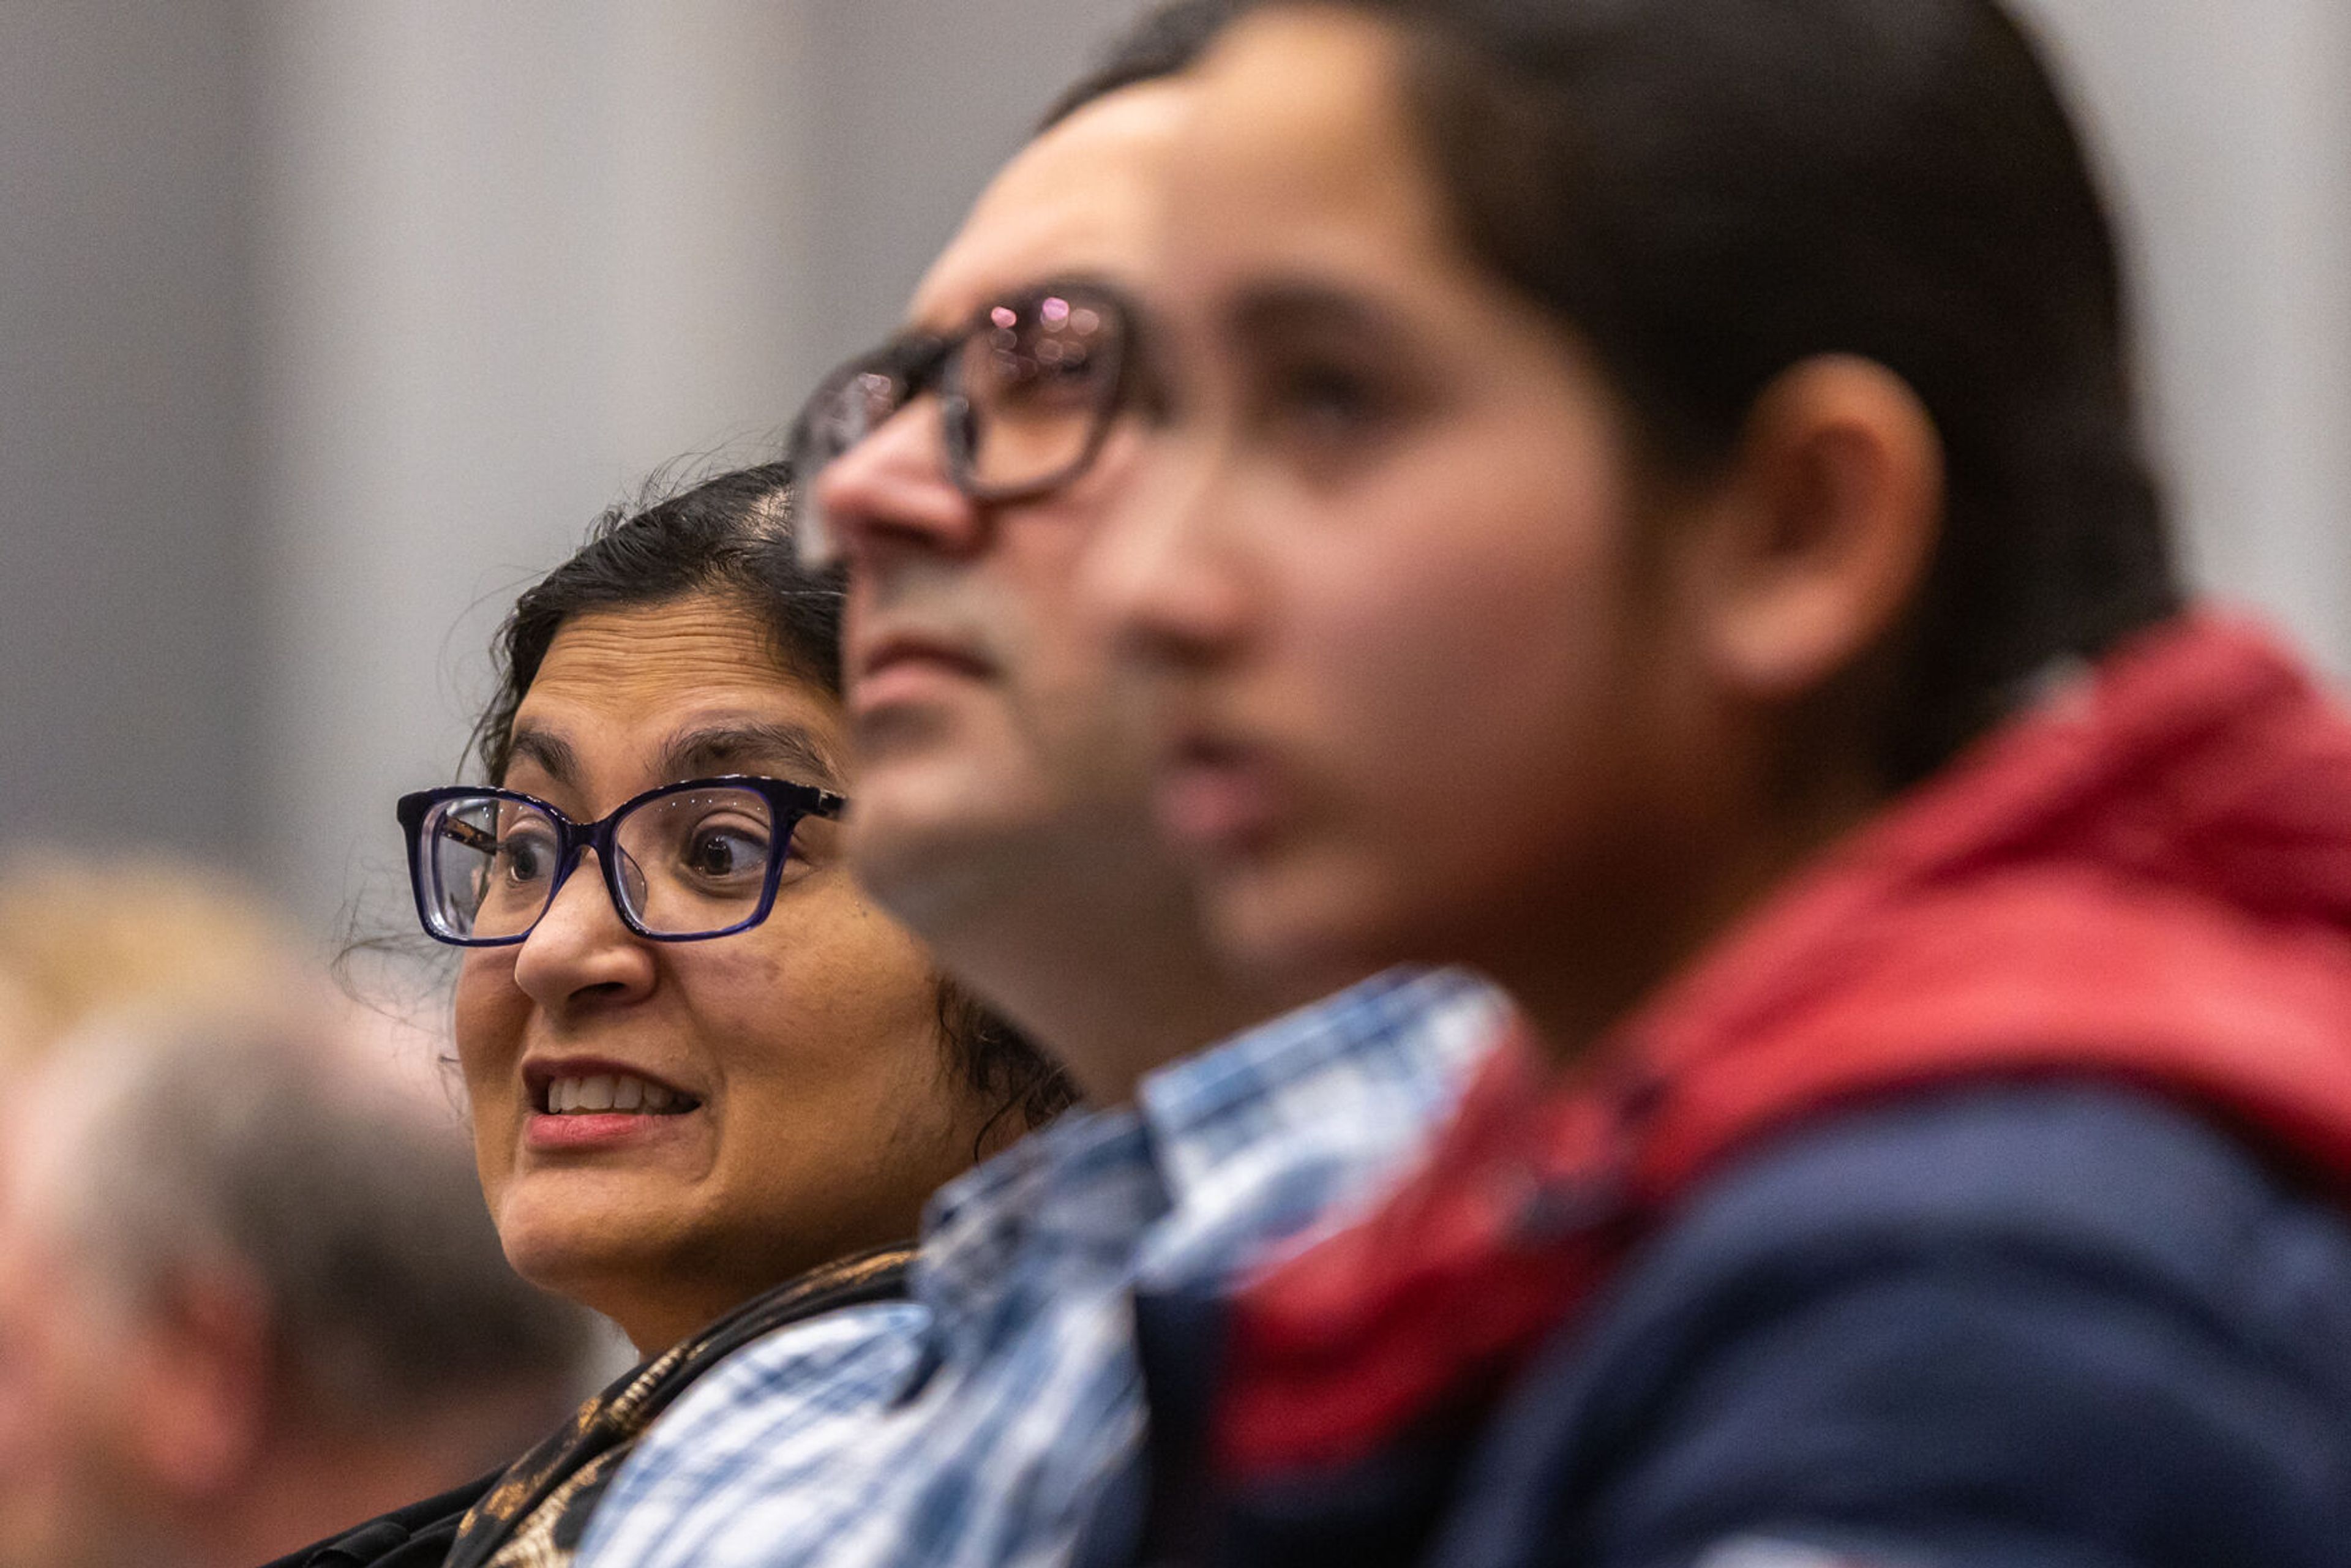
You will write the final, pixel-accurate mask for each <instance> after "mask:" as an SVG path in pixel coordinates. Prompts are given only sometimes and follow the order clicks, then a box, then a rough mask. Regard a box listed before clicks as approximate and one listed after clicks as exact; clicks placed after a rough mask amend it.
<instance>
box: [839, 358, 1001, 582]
mask: <svg viewBox="0 0 2351 1568" xmlns="http://www.w3.org/2000/svg"><path fill="white" fill-rule="evenodd" d="M940 417H941V415H940V410H939V400H938V399H937V398H936V397H925V398H922V399H919V400H918V401H916V402H913V403H910V404H908V405H907V406H906V407H904V408H902V409H900V410H899V411H898V412H897V413H894V414H893V415H892V416H891V417H890V418H889V419H887V420H885V421H883V423H882V425H881V427H880V428H879V429H877V430H875V431H874V432H873V433H872V434H871V435H868V436H867V437H866V438H865V439H864V440H862V441H861V442H859V443H858V444H856V445H854V446H852V447H851V448H850V449H849V450H848V451H847V452H844V453H842V454H841V455H840V456H839V457H837V458H835V459H833V461H832V462H831V463H830V464H828V465H826V466H825V468H824V470H823V472H822V473H820V474H819V475H818V476H817V479H816V483H815V485H814V486H813V488H812V492H811V496H812V499H813V501H814V503H815V506H816V507H817V511H818V513H819V515H820V517H822V518H823V519H824V524H825V527H826V528H827V529H828V530H829V531H830V532H831V535H832V538H833V539H834V540H835V542H836V543H837V545H838V547H839V548H840V549H841V551H842V553H843V554H845V555H846V556H847V557H848V558H849V559H850V561H851V563H852V565H857V564H871V563H872V561H873V560H874V559H876V558H877V557H878V556H881V555H883V554H886V553H888V552H890V551H893V550H946V551H960V550H963V549H968V548H969V547H970V545H971V543H972V542H973V540H975V539H976V538H977V536H978V531H979V517H978V513H977V508H975V507H974V506H973V504H972V501H971V498H970V497H967V496H966V495H965V494H964V493H963V492H962V491H961V490H960V489H958V488H956V484H955V482H954V480H952V479H950V478H949V477H948V476H947V472H946V451H945V444H944V442H943V440H942V436H941V431H940V428H939V420H940Z"/></svg>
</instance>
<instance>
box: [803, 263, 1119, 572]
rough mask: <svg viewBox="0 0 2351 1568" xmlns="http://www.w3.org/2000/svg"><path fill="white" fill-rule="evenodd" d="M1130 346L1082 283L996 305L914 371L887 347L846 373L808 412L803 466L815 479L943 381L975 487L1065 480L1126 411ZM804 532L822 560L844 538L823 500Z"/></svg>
mask: <svg viewBox="0 0 2351 1568" xmlns="http://www.w3.org/2000/svg"><path fill="white" fill-rule="evenodd" d="M931 341H932V342H933V343H937V341H938V340H931ZM1124 347H1125V322H1124V318H1123V315H1122V314H1121V313H1120V311H1119V310H1118V308H1117V307H1116V306H1114V305H1113V304H1111V303H1110V302H1109V301H1107V300H1106V299H1101V298H1095V297H1093V296H1092V295H1090V294H1088V293H1086V292H1084V291H1082V290H1069V291H1065V292H1047V293H1044V294H1040V295H1038V296H1034V297H1032V298H1025V299H1020V300H1016V301H1011V302H1008V303H1005V304H1000V305H994V306H990V307H989V308H987V310H985V311H983V312H981V314H980V315H979V316H978V317H977V318H976V319H974V321H973V323H972V325H971V327H970V328H969V329H967V331H966V332H965V333H964V334H963V335H962V336H960V337H959V338H957V339H955V340H950V341H948V342H946V344H944V345H942V346H941V348H940V350H939V355H938V359H937V361H936V362H935V368H934V367H923V368H921V369H916V370H913V371H909V370H907V369H904V368H902V367H901V366H899V365H895V364H893V363H891V362H890V361H891V356H890V355H888V354H887V353H885V354H883V355H882V356H877V357H875V358H874V359H872V360H868V361H862V362H860V363H859V364H857V365H853V366H852V367H850V368H849V369H847V370H844V371H840V372H838V373H836V374H835V375H834V376H833V377H832V378H831V380H830V381H829V382H827V383H826V384H825V386H824V388H823V389H822V390H820V392H818V393H817V395H816V396H815V397H814V398H813V399H811V400H810V404H809V407H808V409H807V410H806V412H805V413H803V414H802V416H801V419H800V423H799V426H798V429H797V431H796V433H795V439H794V441H793V443H792V462H793V465H794V467H795V468H796V469H797V470H798V472H799V475H800V476H801V479H802V481H803V482H812V481H813V480H814V479H815V478H816V476H818V475H819V474H820V473H821V472H822V471H823V470H824V469H825V468H826V467H827V466H828V465H831V463H832V462H833V461H834V460H835V459H836V458H839V457H840V456H841V455H843V454H845V453H847V452H848V451H849V450H850V449H851V448H852V447H853V446H855V445H856V444H858V443H860V442H862V441H863V440H864V439H865V438H866V437H867V436H868V435H870V434H872V433H873V431H875V430H876V429H878V428H879V427H880V426H881V425H883V423H887V422H888V421H889V420H890V418H891V417H892V416H893V415H894V414H896V413H898V411H899V410H901V409H902V408H904V407H905V406H906V404H907V403H909V402H913V401H914V398H916V397H917V396H919V395H921V394H922V393H924V392H928V391H931V390H933V389H934V386H935V388H936V390H937V391H938V392H939V394H940V401H941V403H942V405H943V406H942V411H941V412H942V436H943V439H944V441H945V443H946V471H947V474H948V476H949V477H950V478H952V479H953V480H954V482H955V483H956V486H959V487H960V488H962V489H963V490H964V491H965V492H966V493H967V494H969V495H971V496H973V497H975V498H977V499H981V500H1000V499H1009V498H1012V497H1017V496H1020V495H1023V494H1030V493H1034V492H1036V491H1039V490H1042V489H1047V488H1050V487H1051V486H1054V485H1058V484H1061V483H1065V482H1066V481H1068V480H1069V479H1071V478H1074V477H1075V476H1077V474H1078V473H1079V472H1080V471H1081V470H1082V469H1083V468H1084V466H1085V465H1086V464H1087V462H1088V461H1090V460H1091V459H1092V455H1093V453H1094V451H1095V449H1096V447H1098V446H1099V445H1100V444H1101V441H1102V434H1103V432H1104V430H1105V428H1106V427H1107V425H1108V423H1109V422H1110V420H1111V418H1112V416H1113V414H1114V413H1115V412H1116V401H1117V393H1118V383H1119V375H1120V364H1121V360H1122V357H1123V350H1124ZM925 371H927V372H928V373H925ZM800 541H801V547H802V551H803V554H804V556H805V557H806V558H807V559H810V561H811V562H816V561H821V560H825V559H830V558H831V555H832V554H833V551H834V549H835V547H836V544H837V541H836V540H835V539H834V538H832V530H831V527H830V526H829V525H828V524H827V523H826V521H825V520H824V519H823V518H822V517H820V516H818V515H816V510H815V508H810V509H809V510H808V511H806V512H804V513H803V516H802V519H801V528H800Z"/></svg>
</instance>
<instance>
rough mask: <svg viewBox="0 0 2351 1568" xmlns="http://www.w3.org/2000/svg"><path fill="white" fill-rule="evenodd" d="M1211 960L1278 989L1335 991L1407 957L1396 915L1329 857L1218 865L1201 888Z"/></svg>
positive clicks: (1403, 927) (1406, 932)
mask: <svg viewBox="0 0 2351 1568" xmlns="http://www.w3.org/2000/svg"><path fill="white" fill-rule="evenodd" d="M1201 893H1202V902H1203V904H1204V907H1205V909H1206V911H1207V920H1208V925H1209V929H1210V934H1211V936H1212V938H1213V940H1214V941H1215V943H1216V946H1217V950H1218V952H1219V953H1220V954H1221V955H1222V956H1224V958H1225V959H1226V960H1227V961H1228V963H1230V964H1231V965H1232V966H1233V967H1235V968H1236V969H1238V970H1240V971H1242V972H1244V973H1247V974H1250V975H1254V976H1259V977H1264V978H1265V979H1267V980H1270V981H1273V982H1277V983H1280V984H1282V985H1285V986H1301V985H1320V986H1323V987H1327V988H1332V989H1336V988H1338V987H1340V986H1343V985H1344V984H1346V983H1347V982H1348V981H1350V980H1353V979H1354V978H1357V977H1361V976H1363V975H1365V974H1368V973H1370V972H1371V971H1373V970H1374V969H1378V968H1383V967H1386V966H1387V965H1389V964H1393V963H1399V962H1404V961H1406V960H1409V959H1414V958H1419V957H1423V956H1426V955H1423V954H1420V953H1417V952H1416V951H1414V950H1413V944H1412V943H1411V941H1410V929H1409V926H1408V925H1407V923H1406V922H1405V921H1403V920H1400V919H1398V918H1396V916H1397V915H1399V914H1401V913H1403V912H1400V911H1397V910H1396V909H1395V900H1394V899H1393V898H1392V897H1390V896H1388V895H1387V894H1386V891H1385V890H1384V887H1383V886H1382V884H1381V883H1380V881H1379V879H1378V878H1376V877H1375V876H1372V875H1369V874H1365V873H1364V868H1349V867H1347V866H1345V865H1343V864H1342V863H1339V862H1337V860H1336V858H1335V857H1333V856H1329V855H1320V856H1307V855H1302V854H1299V853H1294V852H1292V853H1272V854H1267V855H1263V856H1255V857H1250V858H1248V859H1245V860H1238V861H1233V862H1226V863H1225V864H1224V865H1221V866H1219V867H1218V868H1217V870H1215V871H1214V872H1213V873H1209V874H1208V875H1207V876H1206V877H1205V878H1204V879H1203V880H1202V883H1201Z"/></svg>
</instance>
